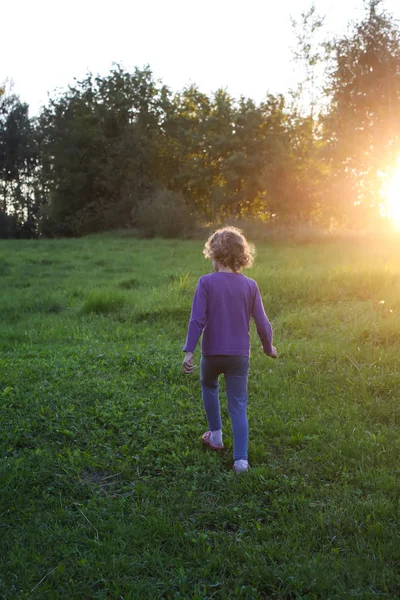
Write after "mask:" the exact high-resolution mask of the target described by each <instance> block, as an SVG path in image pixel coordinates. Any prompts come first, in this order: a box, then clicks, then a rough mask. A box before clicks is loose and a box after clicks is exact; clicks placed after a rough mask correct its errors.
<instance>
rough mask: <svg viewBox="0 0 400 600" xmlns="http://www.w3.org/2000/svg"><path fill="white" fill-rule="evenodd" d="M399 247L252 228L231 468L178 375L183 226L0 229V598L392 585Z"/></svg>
mask: <svg viewBox="0 0 400 600" xmlns="http://www.w3.org/2000/svg"><path fill="white" fill-rule="evenodd" d="M399 247H400V245H393V244H392V245H389V244H387V245H384V244H381V245H378V244H371V243H367V242H365V243H364V244H362V243H361V242H357V243H355V242H347V243H346V242H343V241H342V242H340V243H339V242H336V243H320V244H314V245H307V246H294V245H292V246H290V245H286V246H284V245H281V246H278V245H269V246H267V245H265V246H261V245H260V246H258V259H257V261H256V265H255V267H254V268H253V269H252V271H251V272H249V275H250V276H252V277H254V278H255V279H257V281H258V283H259V287H260V289H261V292H262V295H263V298H264V302H265V306H266V309H267V312H268V314H269V316H270V319H271V320H272V323H273V326H274V331H275V340H276V345H277V348H278V351H279V353H280V357H279V360H277V361H272V360H269V359H267V358H266V357H265V356H264V355H263V354H262V352H261V349H260V347H259V343H258V342H257V339H256V336H255V332H254V331H252V340H253V353H252V362H251V376H250V384H249V421H250V456H249V459H250V462H251V464H252V469H251V471H250V472H249V473H248V474H245V475H242V476H240V477H237V476H235V474H234V473H233V472H232V470H231V465H232V439H231V434H230V428H229V421H228V418H227V411H226V404H225V403H223V416H224V421H225V440H224V441H225V445H226V450H225V451H224V452H223V453H222V454H221V455H217V454H215V453H211V452H207V451H206V450H204V449H203V448H202V447H201V443H200V438H201V434H202V433H203V431H204V430H205V425H206V423H205V418H204V414H203V410H202V405H201V395H200V383H199V378H198V366H197V367H196V375H195V376H194V377H190V376H183V375H181V373H180V366H181V360H182V352H181V347H182V344H183V342H184V339H185V334H186V326H187V321H188V318H189V314H190V304H191V297H192V293H193V291H194V288H195V285H196V281H197V278H198V277H199V276H200V275H201V274H203V273H204V272H206V271H207V269H209V267H210V265H209V263H207V262H206V261H205V260H204V258H203V257H202V254H201V243H199V242H178V241H154V240H152V241H142V240H136V239H134V238H128V237H122V236H117V235H114V236H112V235H103V236H93V237H88V238H85V239H79V240H55V241H4V242H1V243H0V282H1V294H0V350H1V358H0V431H1V436H0V445H1V456H2V459H1V496H0V514H1V518H0V527H1V538H0V563H1V564H0V597H2V598H7V599H8V598H10V599H14V598H16V599H19V598H33V599H34V598H51V599H52V600H53V599H58V598H65V599H71V598H73V599H76V598H82V599H89V598H95V599H106V598H107V599H108V598H123V599H125V600H127V599H135V598H140V599H141V598H143V599H147V598H148V599H151V600H154V599H157V598H197V599H200V598H201V599H205V598H210V599H211V598H213V599H215V598H218V599H219V598H226V599H228V598H255V599H257V598H260V599H261V598H274V599H283V600H293V599H297V598H299V599H300V598H307V599H319V598H324V599H370V598H388V599H394V598H399V597H400V550H399V549H400V535H399V508H400V504H399V491H400V484H399V449H400V435H399V427H400V405H399V397H400V393H399V392H400V371H399V367H398V365H399V358H398V356H399V350H398V348H399V341H400V263H399V261H398V256H399ZM382 301H384V303H382ZM196 362H197V365H198V353H197V361H196Z"/></svg>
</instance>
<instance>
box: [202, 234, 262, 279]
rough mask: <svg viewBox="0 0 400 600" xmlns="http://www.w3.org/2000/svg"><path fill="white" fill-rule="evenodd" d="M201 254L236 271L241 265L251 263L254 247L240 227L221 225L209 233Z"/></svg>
mask: <svg viewBox="0 0 400 600" xmlns="http://www.w3.org/2000/svg"><path fill="white" fill-rule="evenodd" d="M203 254H204V256H205V257H206V258H210V259H211V260H216V261H218V262H219V263H220V264H221V265H224V267H229V268H230V269H232V271H235V273H237V272H238V271H240V270H241V269H242V268H243V267H246V268H248V267H251V266H252V265H253V262H254V257H255V254H256V249H255V247H254V246H253V244H249V242H248V241H247V240H246V238H245V237H244V235H243V232H242V231H241V230H240V229H238V228H237V227H223V228H222V229H217V231H215V232H214V233H213V234H212V235H210V237H209V238H208V240H207V241H206V244H205V246H204V250H203Z"/></svg>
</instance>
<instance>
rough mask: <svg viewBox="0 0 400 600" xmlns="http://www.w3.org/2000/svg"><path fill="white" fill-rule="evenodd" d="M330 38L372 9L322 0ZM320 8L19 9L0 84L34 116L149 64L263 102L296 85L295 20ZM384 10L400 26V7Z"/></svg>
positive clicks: (253, 2)
mask: <svg viewBox="0 0 400 600" xmlns="http://www.w3.org/2000/svg"><path fill="white" fill-rule="evenodd" d="M315 4H316V7H317V11H318V12H319V13H320V14H324V15H326V17H327V20H326V30H327V31H329V32H334V33H340V32H343V31H345V29H346V25H347V22H348V20H349V19H352V18H354V17H356V16H357V15H359V14H360V13H361V14H362V6H363V1H362V0H316V1H315ZM310 6H311V0H201V1H199V0H197V1H194V0H112V1H110V0H109V1H108V2H105V1H104V0H103V1H102V0H96V1H93V0H79V1H78V0H69V2H60V1H55V0H19V1H18V2H17V1H14V2H12V1H8V2H7V1H5V2H4V3H3V5H2V9H1V20H2V25H3V27H2V49H3V51H2V53H1V59H0V82H1V81H2V80H4V79H6V78H7V77H8V78H10V79H12V80H13V81H14V92H16V93H18V94H19V95H20V96H21V99H22V100H23V101H25V102H28V103H29V105H30V107H31V113H33V114H34V113H36V112H37V111H38V109H39V107H40V105H41V104H43V103H46V100H47V93H48V92H51V91H52V90H54V89H55V88H63V87H66V86H67V85H68V84H69V83H72V82H73V79H74V78H75V77H77V78H78V79H79V78H81V77H83V76H84V75H85V73H86V72H87V71H88V70H91V71H92V72H93V73H95V74H97V73H100V74H102V75H104V74H106V73H107V72H108V71H109V69H110V67H111V65H112V63H113V62H119V63H120V64H121V65H122V66H123V67H125V68H127V69H133V67H135V66H139V67H142V66H143V65H145V64H149V65H150V67H151V68H152V70H153V72H154V75H155V76H156V77H157V78H161V79H162V80H163V82H164V83H165V84H167V85H169V86H170V87H171V88H172V89H173V90H179V89H182V88H183V87H184V86H185V85H186V84H189V83H197V84H198V85H199V87H200V89H201V90H202V91H204V92H206V93H209V92H211V91H215V90H216V89H217V88H219V87H227V88H228V90H229V91H230V92H231V93H232V94H233V95H234V96H239V95H241V94H243V95H245V96H248V97H251V98H254V99H255V100H256V101H260V100H261V99H262V98H263V97H264V96H265V94H266V92H267V91H271V92H272V93H278V92H282V93H286V92H287V91H288V89H289V88H290V87H294V85H295V83H296V74H295V72H294V65H293V63H292V62H291V58H292V53H291V48H292V46H293V34H292V29H291V24H290V16H291V15H292V16H294V17H295V18H296V16H299V15H300V13H301V12H302V11H303V10H306V9H308V8H309V7H310ZM384 6H385V7H386V9H387V10H388V11H389V12H391V13H392V14H393V15H394V16H396V17H397V18H399V19H400V2H399V0H385V2H384Z"/></svg>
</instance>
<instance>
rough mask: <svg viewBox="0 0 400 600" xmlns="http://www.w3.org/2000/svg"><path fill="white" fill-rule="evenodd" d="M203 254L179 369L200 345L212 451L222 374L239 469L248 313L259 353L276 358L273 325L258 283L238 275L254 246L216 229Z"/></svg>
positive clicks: (206, 437)
mask: <svg viewBox="0 0 400 600" xmlns="http://www.w3.org/2000/svg"><path fill="white" fill-rule="evenodd" d="M203 253H204V255H205V257H206V258H210V259H211V261H212V264H213V267H214V273H210V274H209V275H203V277H200V279H199V281H198V284H197V288H196V292H195V294H194V298H193V306H192V314H191V317H190V322H189V328H188V334H187V338H186V344H185V346H184V348H183V350H184V352H185V358H184V361H183V371H184V373H193V369H194V367H193V352H194V351H195V348H196V346H197V342H198V341H199V338H200V336H201V334H202V333H203V338H202V344H201V352H202V356H201V363H200V371H201V387H202V395H203V405H204V409H205V412H206V417H207V422H208V427H209V431H206V432H205V433H204V434H203V437H202V440H203V443H204V444H206V445H207V446H208V447H209V448H211V449H212V450H220V449H222V448H223V447H224V445H223V442H222V422H221V414H220V405H219V397H218V377H219V376H220V375H221V374H224V377H225V382H226V393H227V397H228V412H229V416H230V419H231V424H232V433H233V446H234V451H233V459H234V463H233V469H234V470H235V471H236V473H242V472H243V471H247V470H248V468H249V463H248V456H247V450H248V422H247V412H246V407H247V378H248V372H249V361H250V318H251V317H253V319H254V321H255V324H256V327H257V333H258V335H259V337H260V340H261V342H262V346H263V349H264V353H265V354H266V355H267V356H270V357H271V358H276V356H277V353H276V349H275V348H274V346H273V345H272V328H271V324H270V322H269V321H268V318H267V316H266V314H265V311H264V307H263V303H262V300H261V296H260V292H259V289H258V286H257V283H256V282H255V281H253V279H249V278H248V277H245V276H244V275H242V274H241V273H240V271H241V270H242V268H243V267H251V266H252V264H253V261H254V254H255V248H254V246H252V245H251V244H249V243H248V242H247V240H246V238H245V237H244V235H243V234H242V232H241V231H240V230H239V229H236V227H224V228H223V229H218V231H216V232H215V233H214V234H213V235H212V236H210V238H209V239H208V240H207V242H206V245H205V248H204V250H203Z"/></svg>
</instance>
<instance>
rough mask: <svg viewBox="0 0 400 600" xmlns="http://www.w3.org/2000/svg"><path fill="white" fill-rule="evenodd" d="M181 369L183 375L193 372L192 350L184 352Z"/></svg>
mask: <svg viewBox="0 0 400 600" xmlns="http://www.w3.org/2000/svg"><path fill="white" fill-rule="evenodd" d="M182 371H183V372H184V373H185V375H191V374H192V373H193V371H194V366H193V352H186V354H185V358H184V359H183V364H182Z"/></svg>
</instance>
